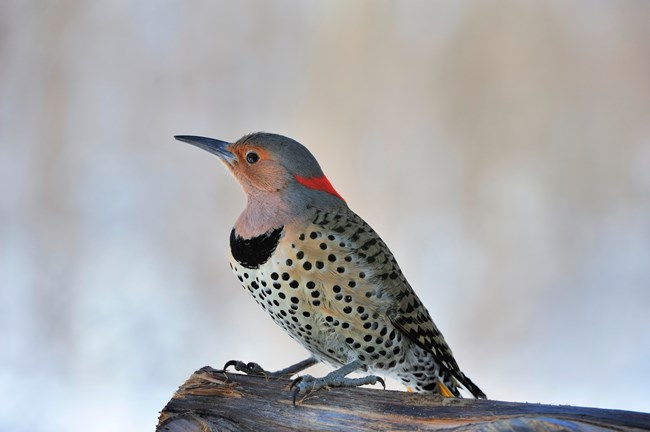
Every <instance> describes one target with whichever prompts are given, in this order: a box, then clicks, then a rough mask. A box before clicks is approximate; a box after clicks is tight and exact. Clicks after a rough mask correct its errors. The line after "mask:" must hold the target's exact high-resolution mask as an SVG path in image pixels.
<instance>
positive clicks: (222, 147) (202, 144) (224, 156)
mask: <svg viewBox="0 0 650 432" xmlns="http://www.w3.org/2000/svg"><path fill="white" fill-rule="evenodd" d="M174 138H176V139H177V140H179V141H183V142H186V143H188V144H192V145H193V146H197V147H199V148H202V149H203V150H205V151H208V152H210V153H212V154H215V155H217V156H219V158H220V159H221V160H223V161H224V162H226V163H227V164H228V165H232V164H233V162H235V161H236V160H237V157H236V156H235V155H234V154H232V153H231V152H230V151H228V147H230V143H227V142H225V141H220V140H217V139H212V138H205V137H200V136H192V135H176V136H175V137H174Z"/></svg>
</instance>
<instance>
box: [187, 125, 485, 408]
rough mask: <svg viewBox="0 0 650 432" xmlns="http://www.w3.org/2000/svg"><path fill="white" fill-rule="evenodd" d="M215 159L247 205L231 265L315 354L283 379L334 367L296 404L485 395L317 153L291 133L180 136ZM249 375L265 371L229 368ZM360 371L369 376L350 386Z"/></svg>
mask: <svg viewBox="0 0 650 432" xmlns="http://www.w3.org/2000/svg"><path fill="white" fill-rule="evenodd" d="M175 138H176V139H177V140H179V141H182V142H185V143H188V144H192V145H194V146H196V147H199V148H201V149H203V150H206V151H208V152H210V153H212V154H214V155H216V156H217V157H218V158H219V159H220V160H221V162H223V164H224V165H225V166H226V167H227V168H228V170H229V171H230V173H231V174H232V175H233V176H234V177H235V179H236V180H237V181H238V182H239V184H240V185H241V187H242V189H243V191H244V192H245V194H246V196H247V204H246V207H245V209H244V210H243V212H242V213H241V214H240V215H239V217H238V218H237V220H236V222H235V224H234V227H233V228H232V230H231V232H230V256H229V261H230V267H231V269H232V271H233V272H234V273H235V275H236V277H237V278H238V280H239V282H240V283H241V285H242V286H243V287H244V289H245V290H246V291H247V292H249V293H250V295H251V296H252V297H253V298H254V299H255V301H256V302H257V303H258V304H259V306H261V307H262V309H263V310H264V311H266V313H267V314H268V315H269V316H270V317H271V318H272V320H273V321H274V322H275V323H276V324H277V325H279V326H280V327H281V328H282V329H284V330H285V331H286V332H287V333H288V334H289V336H290V337H291V338H293V339H294V340H296V341H297V342H298V343H300V344H301V345H302V346H303V347H304V348H306V349H307V351H309V352H310V354H311V356H310V358H308V359H306V360H304V361H302V362H299V363H297V364H295V365H292V366H289V367H287V368H285V369H283V370H281V371H278V372H276V373H274V375H276V376H281V375H288V376H293V375H295V374H298V373H299V372H302V371H303V370H304V369H306V368H307V367H309V366H312V365H314V364H316V363H318V362H324V363H326V364H329V365H330V366H332V367H334V368H335V370H334V371H332V372H330V373H329V374H327V375H325V376H323V377H313V376H311V375H302V376H299V377H298V378H296V379H295V380H294V381H293V382H292V385H291V388H292V390H293V404H294V406H295V404H296V398H297V397H299V396H305V395H307V394H309V393H311V392H313V391H317V390H320V389H323V388H328V387H355V386H359V385H366V384H377V383H380V384H382V385H383V386H384V388H385V382H384V380H383V379H382V378H381V376H389V377H393V378H395V379H397V380H398V381H401V382H402V383H403V384H404V385H405V386H406V387H407V389H408V390H409V391H413V392H428V393H433V394H437V395H440V396H443V397H462V395H461V393H460V389H461V388H464V389H465V390H467V391H468V392H469V393H470V394H471V395H472V396H473V397H474V398H486V395H485V393H483V391H482V390H481V389H480V388H479V387H478V386H477V385H476V384H474V383H473V382H472V381H471V380H470V379H469V378H468V377H467V376H466V375H465V374H464V373H463V372H462V371H461V369H460V368H459V366H458V363H457V362H456V360H455V358H454V356H453V354H452V351H451V349H450V348H449V346H448V345H447V343H446V342H445V339H444V337H443V335H442V333H441V332H440V330H438V327H437V326H436V325H435V324H434V322H433V320H432V319H431V316H430V314H429V312H428V311H427V309H426V307H425V306H424V304H423V303H422V301H421V300H420V299H419V298H418V296H417V295H416V293H415V291H414V290H413V288H412V287H411V285H410V284H409V283H408V281H407V280H406V278H405V277H404V275H403V273H402V271H401V270H400V267H399V265H398V263H397V261H396V260H395V257H394V256H393V254H392V253H391V251H390V249H389V248H388V246H387V245H386V243H384V241H383V240H382V239H381V238H380V237H379V235H378V234H377V233H376V232H375V231H374V230H373V229H372V228H371V227H370V226H369V225H368V224H367V223H366V222H365V221H364V220H363V219H362V218H361V217H360V216H358V215H357V214H356V213H355V212H354V211H352V210H351V209H350V207H349V206H348V204H347V202H346V201H345V200H344V199H343V197H342V196H341V195H340V194H339V193H338V192H337V191H336V190H335V189H334V187H333V186H332V183H331V182H330V181H329V179H328V178H327V177H326V176H325V174H324V173H323V171H322V169H321V167H320V165H319V163H318V161H317V160H316V158H315V157H314V156H313V155H312V153H311V152H310V151H309V150H308V149H307V148H306V147H305V146H303V145H302V144H300V143H299V142H297V141H295V140H293V139H291V138H288V137H286V136H283V135H278V134H273V133H266V132H256V133H252V134H248V135H245V136H244V137H242V138H240V139H239V140H237V141H235V142H227V141H221V140H217V139H213V138H207V137H201V136H193V135H177V136H175ZM229 366H234V367H235V369H236V370H238V371H243V372H246V373H266V371H265V370H264V369H263V368H262V367H261V366H259V365H258V364H257V363H254V362H250V363H244V362H242V361H239V360H231V361H229V362H228V363H226V365H225V366H224V370H225V369H226V368H227V367H229ZM352 372H364V373H368V375H366V376H363V377H360V378H351V377H348V376H347V375H349V374H350V373H352Z"/></svg>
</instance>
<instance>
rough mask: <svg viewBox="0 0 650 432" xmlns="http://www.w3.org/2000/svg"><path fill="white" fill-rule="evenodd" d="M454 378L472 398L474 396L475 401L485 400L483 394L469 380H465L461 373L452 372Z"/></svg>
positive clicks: (465, 377)
mask: <svg viewBox="0 0 650 432" xmlns="http://www.w3.org/2000/svg"><path fill="white" fill-rule="evenodd" d="M454 378H456V380H458V382H459V383H460V384H461V385H462V386H463V387H465V388H466V389H467V391H469V392H470V393H471V394H472V396H474V397H475V398H476V399H487V396H485V393H483V391H482V390H481V389H480V388H478V386H477V385H476V384H474V383H473V382H472V380H471V379H469V378H467V376H465V374H464V373H462V372H461V371H457V372H454Z"/></svg>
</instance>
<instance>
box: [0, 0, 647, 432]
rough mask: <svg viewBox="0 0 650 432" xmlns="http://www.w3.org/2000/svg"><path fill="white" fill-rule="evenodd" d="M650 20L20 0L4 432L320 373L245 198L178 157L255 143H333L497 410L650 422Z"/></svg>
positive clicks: (357, 200)
mask: <svg viewBox="0 0 650 432" xmlns="http://www.w3.org/2000/svg"><path fill="white" fill-rule="evenodd" d="M648 23H650V3H648V2H647V1H644V0H639V1H633V0H629V1H594V0H583V1H581V0H576V1H569V2H567V1H564V0H556V1H544V2H537V1H531V2H519V1H515V0H512V1H481V0H475V1H455V2H440V1H400V2H397V1H392V2H390V1H355V2H351V1H347V0H340V1H329V2H316V1H297V0H296V1H266V0H264V1H262V0H260V1H235V0H233V1H217V2H215V1H207V0H206V1H195V2H181V1H180V0H155V1H154V0H148V1H139V2H133V1H124V0H117V1H111V2H92V1H78V0H61V1H57V2H40V1H19V0H5V1H3V2H2V3H1V4H0V392H1V394H2V395H3V396H2V397H1V399H2V403H1V404H0V430H3V431H14V432H20V431H39V430H44V429H47V430H50V431H77V430H79V431H80V430H87V429H88V425H89V424H91V425H92V429H93V430H95V431H113V430H153V428H154V426H155V424H156V422H157V416H158V411H159V410H161V409H162V408H163V406H164V405H165V403H166V402H167V401H168V400H169V399H170V397H171V396H172V394H173V392H174V391H175V390H176V389H177V387H178V386H179V385H180V384H181V383H183V382H184V380H185V379H186V378H188V377H189V375H190V374H191V373H192V372H193V371H194V370H196V369H198V368H200V367H202V366H204V365H211V366H214V367H221V366H222V365H223V364H224V363H225V362H226V361H227V360H230V359H242V360H245V361H252V360H254V361H257V362H259V363H261V364H262V365H263V366H265V367H266V368H268V369H276V368H281V367H284V366H286V365H288V364H290V363H292V362H295V361H298V360H301V359H303V358H305V357H306V355H307V353H306V351H304V350H303V349H302V348H301V347H300V346H298V345H297V344H296V343H294V342H293V341H292V340H291V339H290V338H289V337H288V336H285V335H284V334H283V333H282V331H281V329H279V328H276V326H274V325H272V324H271V321H270V319H269V318H268V317H267V316H266V314H265V312H264V311H262V310H261V309H260V308H258V306H257V305H256V304H255V302H254V301H253V300H252V299H251V298H249V297H248V295H247V293H246V292H245V291H244V290H243V289H242V288H241V287H240V286H239V284H238V282H237V280H236V278H235V277H234V276H233V275H232V274H231V273H230V269H229V267H228V264H227V253H228V236H229V233H230V229H231V226H232V224H233V222H234V220H235V218H236V217H237V215H238V214H239V212H240V211H241V210H242V209H243V206H244V204H245V199H244V195H243V193H242V192H241V191H240V189H239V186H238V185H237V184H236V182H235V181H234V180H233V179H232V178H231V177H230V175H229V174H228V173H227V172H226V170H225V169H224V168H223V167H222V166H221V165H220V163H219V162H218V161H217V159H216V158H215V157H213V156H211V155H210V154H208V153H206V152H202V151H200V150H197V149H196V148H193V147H191V146H188V145H186V144H183V143H180V142H178V141H175V140H174V139H173V138H172V136H173V135H175V134H195V135H206V136H211V137H215V138H220V139H224V140H231V141H232V140H236V139H237V138H239V137H240V136H242V135H244V134H246V133H249V132H253V131H258V130H264V131H269V132H277V133H282V134H285V135H288V136H291V137H293V138H295V139H297V140H298V141H300V142H302V143H303V144H305V145H307V146H308V147H309V148H310V149H311V150H312V152H313V153H314V154H315V155H316V156H317V158H318V160H319V161H320V163H321V165H322V166H323V168H324V170H325V172H326V173H327V174H328V177H329V178H330V180H331V181H332V183H333V184H334V186H335V187H336V188H337V190H338V191H339V192H340V193H341V194H342V195H343V196H344V197H345V198H346V199H347V201H348V203H349V204H350V206H351V207H352V208H353V209H354V210H355V211H356V212H357V213H359V214H360V215H362V216H363V217H364V218H365V219H366V220H367V221H368V222H369V223H370V224H371V225H372V226H373V227H374V228H375V229H376V230H377V231H378V232H379V233H380V234H381V235H382V237H383V239H384V240H385V241H386V243H387V244H388V245H389V246H390V247H391V249H392V250H393V252H394V254H395V256H396V257H397V259H398V261H399V262H400V264H401V266H402V270H403V271H404V273H405V274H406V276H407V278H408V279H409V281H410V282H411V284H412V285H413V286H414V288H415V289H416V291H417V292H418V294H419V295H420V297H421V298H422V300H423V301H424V303H425V304H426V305H427V307H428V309H429V311H430V312H431V314H432V316H433V317H434V319H435V321H436V322H437V324H438V326H439V327H440V328H441V330H442V331H443V333H444V334H445V336H446V338H447V341H448V342H449V343H450V345H451V347H452V349H453V350H454V352H455V354H456V357H457V359H458V361H459V363H460V365H461V367H462V368H463V369H464V370H465V371H466V373H467V374H468V375H469V376H470V377H471V378H472V379H473V380H474V381H475V382H476V383H477V384H479V385H480V386H481V387H482V388H483V390H484V391H485V392H486V393H487V394H488V396H489V397H490V398H493V399H501V400H509V401H529V402H544V403H554V404H573V405H586V406H596V407H606V408H621V409H629V410H641V411H648V410H649V407H650V390H649V387H648V383H650V343H649V342H648V336H647V333H648V329H649V328H650V80H649V77H650V49H649V47H650V26H649V25H648ZM327 371H328V369H327V368H326V367H320V368H317V369H315V370H314V371H313V373H315V374H318V373H325V372H327ZM393 388H402V387H401V386H399V385H397V384H394V385H393ZM287 398H289V395H288V394H287Z"/></svg>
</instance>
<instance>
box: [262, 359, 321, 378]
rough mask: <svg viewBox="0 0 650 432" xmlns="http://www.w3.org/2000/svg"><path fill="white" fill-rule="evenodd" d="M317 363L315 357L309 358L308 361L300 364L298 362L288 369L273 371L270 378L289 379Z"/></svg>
mask: <svg viewBox="0 0 650 432" xmlns="http://www.w3.org/2000/svg"><path fill="white" fill-rule="evenodd" d="M316 363H318V360H317V359H316V358H315V357H309V358H308V359H305V360H303V361H301V362H298V363H296V364H294V365H291V366H289V367H286V368H284V369H280V370H279V371H275V372H272V373H271V376H275V377H283V376H286V377H290V376H292V375H295V374H297V373H298V372H302V371H304V370H305V369H307V368H308V367H311V366H313V365H315V364H316Z"/></svg>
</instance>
